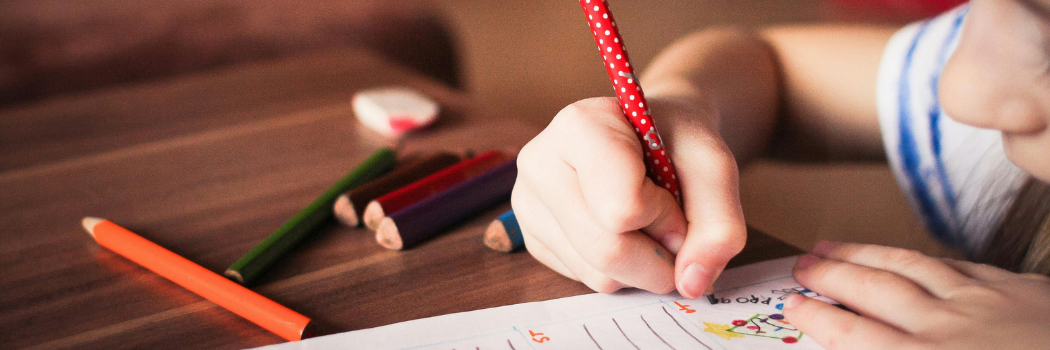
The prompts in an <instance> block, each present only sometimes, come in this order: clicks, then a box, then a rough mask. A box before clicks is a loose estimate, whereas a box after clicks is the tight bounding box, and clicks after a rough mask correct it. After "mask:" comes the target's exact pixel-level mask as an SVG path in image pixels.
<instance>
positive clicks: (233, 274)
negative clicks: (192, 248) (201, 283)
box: [226, 148, 397, 285]
mask: <svg viewBox="0 0 1050 350" xmlns="http://www.w3.org/2000/svg"><path fill="white" fill-rule="evenodd" d="M396 158H397V156H396V155H395V152H394V150H393V149H390V148H381V149H379V150H378V151H376V152H375V153H373V154H372V156H370V157H368V159H365V161H364V162H363V163H361V165H359V166H358V167H357V168H356V169H354V170H353V171H351V172H350V173H349V174H347V175H346V176H345V177H343V178H342V179H340V180H339V182H336V183H335V185H333V186H332V188H329V189H328V191H325V193H324V194H322V195H321V197H319V198H317V199H316V200H314V202H313V203H310V205H309V206H307V207H306V209H303V210H302V211H300V212H299V214H297V215H295V217H293V218H292V219H291V220H288V222H285V223H284V225H281V227H280V228H278V229H277V231H275V232H274V233H273V234H272V235H270V237H268V238H266V240H264V241H262V243H259V245H257V246H255V248H253V249H252V250H251V251H249V252H248V254H245V255H244V257H241V258H240V260H237V262H235V263H233V265H231V266H230V268H228V269H226V277H229V278H230V279H232V280H234V281H236V282H237V283H240V284H244V285H247V284H251V283H252V281H254V280H255V279H256V278H257V277H259V275H260V274H262V273H263V272H264V271H266V269H267V268H268V267H270V265H273V263H274V262H276V261H277V259H280V258H281V257H282V256H284V254H285V253H288V251H289V250H291V249H292V248H294V247H295V245H296V244H298V243H299V242H300V241H302V240H303V239H305V238H306V237H308V236H309V235H310V234H312V233H314V232H316V231H317V229H318V228H319V226H321V224H323V223H325V222H328V221H329V220H331V219H332V204H333V203H335V200H336V198H338V197H339V195H341V194H343V192H346V191H349V190H350V189H353V188H354V187H357V186H361V185H363V184H365V183H367V182H369V181H372V179H375V178H377V177H379V176H381V175H383V174H384V173H386V172H388V171H390V169H393V168H394V163H395V161H396Z"/></svg>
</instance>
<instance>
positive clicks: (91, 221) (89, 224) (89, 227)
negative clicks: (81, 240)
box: [80, 216, 105, 238]
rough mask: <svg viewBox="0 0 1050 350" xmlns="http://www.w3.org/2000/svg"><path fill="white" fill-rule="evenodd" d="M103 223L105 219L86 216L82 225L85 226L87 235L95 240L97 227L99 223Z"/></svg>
mask: <svg viewBox="0 0 1050 350" xmlns="http://www.w3.org/2000/svg"><path fill="white" fill-rule="evenodd" d="M103 221H105V219H100V218H96V217H93V216H85V217H84V220H81V221H80V224H81V225H84V230H85V231H87V233H88V234H90V235H91V237H92V238H94V237H95V225H98V223H100V222H103Z"/></svg>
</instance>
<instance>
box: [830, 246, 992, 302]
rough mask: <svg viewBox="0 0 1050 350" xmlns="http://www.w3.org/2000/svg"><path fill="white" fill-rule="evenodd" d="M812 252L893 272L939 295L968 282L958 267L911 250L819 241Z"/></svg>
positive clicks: (942, 295)
mask: <svg viewBox="0 0 1050 350" xmlns="http://www.w3.org/2000/svg"><path fill="white" fill-rule="evenodd" d="M813 254H814V255H816V256H819V257H822V258H826V259H832V260H838V261H845V262H849V263H853V264H857V265H863V266H868V267H872V268H876V269H880V270H886V271H890V272H893V273H896V274H898V275H901V276H904V277H905V278H907V279H910V280H911V281H912V282H914V283H916V284H918V285H919V286H922V287H923V288H925V289H926V290H927V291H929V292H930V293H931V294H933V295H936V296H938V297H940V298H944V297H947V296H949V295H951V294H953V293H954V292H955V291H957V290H958V288H960V287H963V286H968V285H971V284H972V282H971V280H970V279H969V278H967V277H966V276H964V275H962V274H961V273H959V271H958V270H956V269H954V268H952V267H950V266H948V265H946V264H945V263H943V262H941V261H940V260H938V259H935V258H932V257H929V256H927V255H925V254H922V253H919V252H917V251H914V250H907V249H900V248H893V247H886V246H878V245H870V244H856V243H836V242H827V241H823V242H820V243H817V245H816V246H815V247H813Z"/></svg>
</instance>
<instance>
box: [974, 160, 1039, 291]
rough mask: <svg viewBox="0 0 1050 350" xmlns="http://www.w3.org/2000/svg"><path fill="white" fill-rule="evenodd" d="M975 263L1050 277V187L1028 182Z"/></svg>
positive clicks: (1034, 180) (1033, 180) (1037, 182)
mask: <svg viewBox="0 0 1050 350" xmlns="http://www.w3.org/2000/svg"><path fill="white" fill-rule="evenodd" d="M975 260H977V261H978V262H981V263H986V264H991V265H995V266H998V267H1001V268H1004V269H1007V270H1010V271H1014V272H1024V273H1038V274H1043V275H1050V185H1048V184H1047V183H1045V182H1042V181H1040V180H1038V179H1034V178H1033V179H1030V180H1028V182H1026V183H1025V185H1024V186H1023V187H1021V190H1020V191H1019V192H1018V196H1017V197H1016V199H1015V200H1014V203H1013V205H1011V207H1010V210H1009V211H1007V215H1006V217H1005V218H1003V222H1002V224H1001V225H1000V226H999V229H998V230H996V232H994V233H993V234H992V237H991V239H990V240H989V241H988V244H986V245H985V248H984V249H983V251H981V252H979V253H978V254H977V256H976V257H975Z"/></svg>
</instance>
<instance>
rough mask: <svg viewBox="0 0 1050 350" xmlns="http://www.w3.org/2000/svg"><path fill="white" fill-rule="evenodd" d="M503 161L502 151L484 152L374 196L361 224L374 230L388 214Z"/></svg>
mask: <svg viewBox="0 0 1050 350" xmlns="http://www.w3.org/2000/svg"><path fill="white" fill-rule="evenodd" d="M506 160H507V156H506V155H504V154H503V153H500V152H498V151H494V150H493V151H487V152H484V153H481V154H479V155H477V156H475V157H474V158H470V159H467V160H464V161H462V162H459V163H457V164H456V165H453V166H450V167H448V168H445V169H444V170H441V171H439V172H437V173H434V174H431V175H430V176H427V177H425V178H423V179H422V180H419V181H416V182H413V183H411V184H409V185H408V186H405V187H402V188H400V189H398V190H396V191H393V192H390V193H387V194H385V195H383V196H381V197H379V198H376V199H375V200H373V201H372V202H371V203H369V204H368V207H366V208H365V213H364V220H365V226H368V228H370V229H373V230H375V229H377V228H378V227H379V222H380V221H382V220H383V218H384V217H386V215H387V214H388V213H394V212H397V211H398V210H401V209H403V208H405V207H408V206H410V205H412V204H414V203H416V202H419V201H421V200H423V199H426V198H427V197H430V196H432V195H434V194H437V193H438V192H441V191H444V190H445V189H447V188H449V187H452V186H454V185H456V184H458V183H460V182H463V181H465V180H467V179H469V178H471V177H474V176H475V175H477V174H480V173H482V172H485V171H486V170H488V169H490V168H492V167H493V166H496V165H497V164H499V163H501V162H503V161H506Z"/></svg>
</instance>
